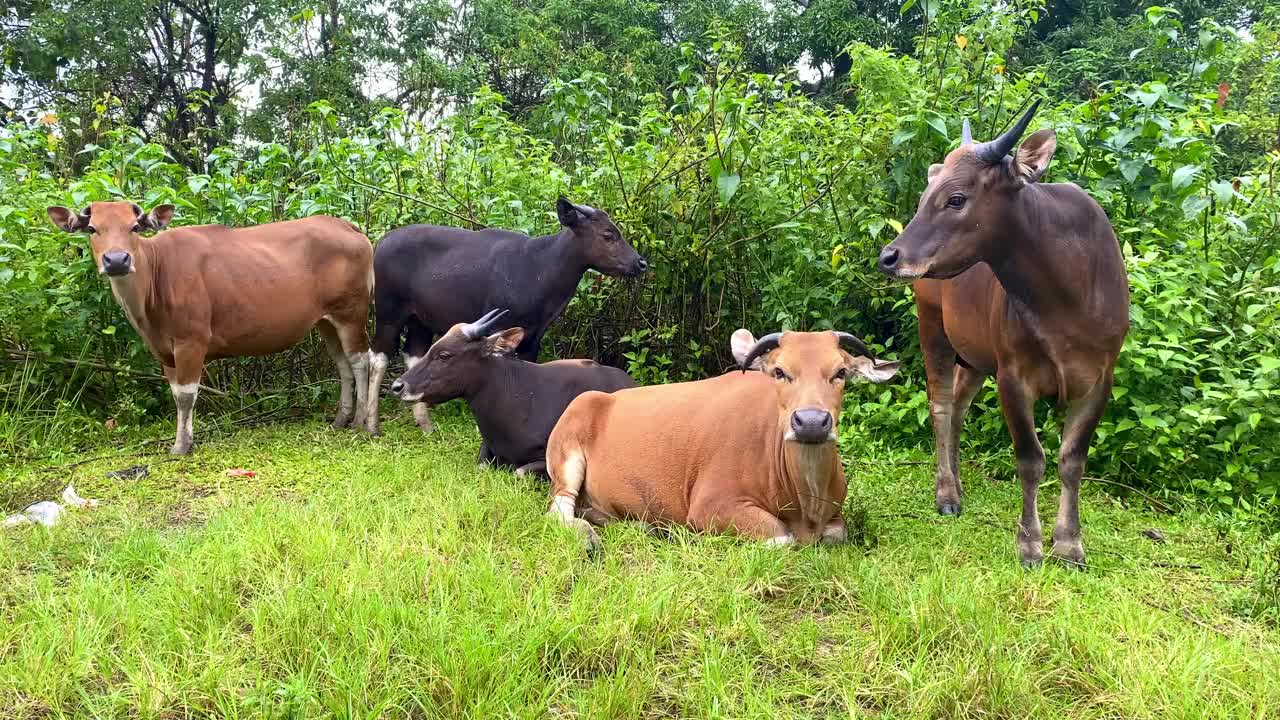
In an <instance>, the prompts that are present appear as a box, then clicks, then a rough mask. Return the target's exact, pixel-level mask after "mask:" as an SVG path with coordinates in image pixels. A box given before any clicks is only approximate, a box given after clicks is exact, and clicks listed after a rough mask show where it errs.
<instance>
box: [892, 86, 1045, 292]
mask: <svg viewBox="0 0 1280 720" xmlns="http://www.w3.org/2000/svg"><path fill="white" fill-rule="evenodd" d="M1038 106H1039V101H1036V103H1034V104H1033V105H1032V106H1031V108H1030V109H1029V110H1027V112H1026V114H1024V115H1023V116H1022V118H1021V119H1020V120H1019V121H1018V122H1017V123H1016V124H1015V125H1014V126H1013V127H1012V128H1010V129H1009V130H1008V132H1006V133H1005V134H1003V135H1001V136H1000V137H998V138H996V139H995V140H992V141H991V142H985V143H974V142H973V140H972V138H971V137H970V136H969V121H967V120H966V121H965V123H964V133H963V139H962V141H961V145H960V147H958V148H956V149H955V150H952V151H951V153H950V154H948V155H947V157H946V159H945V160H944V161H943V163H942V164H941V165H933V166H932V167H930V168H929V183H928V185H927V186H926V187H925V189H924V192H923V193H922V194H921V195H920V203H919V205H918V206H917V208H916V214H915V217H913V218H911V222H910V223H908V224H907V227H906V228H904V229H903V231H902V234H900V235H899V236H898V237H897V238H896V239H895V240H894V241H893V242H891V243H889V244H888V245H886V246H885V247H884V249H883V250H881V251H880V263H879V264H880V270H881V271H883V272H884V273H885V274H887V275H889V276H890V277H894V278H897V279H901V280H914V279H916V278H919V277H930V278H949V277H954V276H956V275H959V274H960V273H962V272H964V271H965V270H968V269H969V268H970V267H973V266H974V265H975V264H977V263H979V262H987V263H991V262H998V261H999V259H1000V258H1001V257H1002V256H1003V255H1004V253H1005V252H1007V246H1006V243H1010V242H1016V241H1017V238H1018V235H1019V233H1018V228H1019V227H1021V226H1022V222H1021V218H1020V217H1019V215H1018V213H1019V212H1022V210H1021V206H1020V204H1019V203H1018V202H1017V200H1018V194H1019V193H1020V192H1021V191H1022V190H1023V188H1025V187H1026V186H1027V185H1029V184H1031V183H1034V182H1036V181H1038V180H1039V179H1040V178H1041V177H1042V176H1043V175H1044V172H1045V170H1046V169H1047V168H1048V167H1049V160H1050V159H1051V158H1052V157H1053V151H1054V149H1055V148H1056V147H1057V139H1056V136H1055V135H1054V132H1053V130H1041V131H1040V132H1037V133H1035V134H1033V135H1032V136H1031V137H1029V138H1027V141H1026V142H1025V143H1023V144H1022V147H1020V148H1018V151H1017V153H1016V154H1015V155H1014V156H1012V157H1009V156H1008V154H1009V151H1010V150H1011V149H1013V146H1014V144H1015V143H1017V141H1018V139H1019V138H1020V137H1022V133H1023V131H1025V130H1026V128H1027V125H1028V124H1029V123H1030V122H1031V117H1032V115H1034V114H1035V111H1036V108H1037V107H1038Z"/></svg>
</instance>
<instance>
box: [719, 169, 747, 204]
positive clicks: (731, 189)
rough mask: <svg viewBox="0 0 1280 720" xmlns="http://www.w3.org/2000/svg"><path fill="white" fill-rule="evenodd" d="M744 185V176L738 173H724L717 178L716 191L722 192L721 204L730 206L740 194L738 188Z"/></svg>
mask: <svg viewBox="0 0 1280 720" xmlns="http://www.w3.org/2000/svg"><path fill="white" fill-rule="evenodd" d="M741 184H742V176H741V175H739V174H737V173H732V174H730V173H722V174H721V175H720V177H718V178H716V189H717V190H719V191H720V203H721V204H728V202H729V200H731V199H732V198H733V196H734V195H736V194H737V192H738V186H739V185H741Z"/></svg>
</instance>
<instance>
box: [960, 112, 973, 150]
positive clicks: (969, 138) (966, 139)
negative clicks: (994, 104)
mask: <svg viewBox="0 0 1280 720" xmlns="http://www.w3.org/2000/svg"><path fill="white" fill-rule="evenodd" d="M960 144H961V145H972V144H973V131H972V130H970V129H969V118H965V119H964V124H963V125H961V126H960Z"/></svg>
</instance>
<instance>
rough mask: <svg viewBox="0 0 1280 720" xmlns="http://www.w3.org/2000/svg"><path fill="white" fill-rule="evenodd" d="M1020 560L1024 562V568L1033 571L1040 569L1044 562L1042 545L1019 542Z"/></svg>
mask: <svg viewBox="0 0 1280 720" xmlns="http://www.w3.org/2000/svg"><path fill="white" fill-rule="evenodd" d="M1018 559H1019V560H1020V561H1021V562H1022V567H1024V568H1026V569H1028V570H1031V569H1034V568H1038V567H1040V565H1041V563H1043V562H1044V550H1043V549H1041V547H1040V543H1038V542H1037V543H1030V542H1022V541H1019V542H1018Z"/></svg>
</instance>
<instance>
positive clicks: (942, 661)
mask: <svg viewBox="0 0 1280 720" xmlns="http://www.w3.org/2000/svg"><path fill="white" fill-rule="evenodd" d="M443 415H444V416H443V417H442V418H440V422H439V430H438V431H437V433H436V434H435V435H434V436H432V437H431V438H430V439H426V440H424V439H423V438H422V436H421V435H420V433H418V431H417V429H416V428H414V427H412V426H411V425H410V423H409V422H408V421H407V418H406V416H405V413H404V412H403V411H402V409H397V412H396V414H395V416H394V417H395V420H394V421H390V422H388V423H387V435H386V436H385V437H383V438H379V439H370V438H368V437H366V436H364V435H361V434H355V433H350V432H335V431H331V430H329V429H328V428H327V427H326V426H325V425H323V424H322V423H321V422H320V421H319V420H318V419H316V420H300V421H296V422H289V423H280V424H275V425H268V426H263V427H258V428H253V429H246V430H241V431H239V432H234V433H227V434H224V435H223V436H221V437H219V438H215V437H211V435H212V434H211V433H208V432H207V427H208V426H207V424H202V420H201V419H198V420H197V433H198V434H197V441H198V442H199V441H200V440H201V439H203V440H204V443H203V444H201V445H198V446H197V449H196V454H195V455H194V456H193V457H191V458H189V459H182V460H178V461H172V462H170V461H167V460H168V459H167V458H166V457H165V456H163V455H159V454H157V455H152V456H148V457H143V458H137V457H118V456H117V457H106V458H102V459H98V460H94V461H92V462H88V463H85V464H82V465H78V466H76V467H73V468H66V469H59V470H54V471H41V470H38V469H35V468H30V467H9V468H4V469H3V472H4V475H3V477H5V478H7V482H9V483H11V487H18V486H24V487H29V486H31V485H32V484H35V483H44V484H45V485H47V487H48V488H50V489H51V490H60V489H61V487H62V486H64V485H65V484H66V483H67V482H68V481H74V482H75V484H76V487H77V489H78V490H79V491H80V492H81V494H82V495H84V496H86V497H95V498H99V499H100V500H101V501H102V505H101V506H100V507H98V508H95V509H84V510H77V511H75V512H74V513H72V514H71V516H70V517H69V518H68V520H67V522H65V523H64V524H62V525H60V526H58V527H56V528H54V529H52V530H45V529H43V528H24V529H19V530H11V531H8V532H3V533H0V717H3V718H6V719H9V718H37V717H129V718H177V717H228V718H234V717H275V718H287V717H341V718H348V717H359V718H375V717H433V718H434V717H440V718H489V717H552V718H561V717H595V718H623V717H655V718H656V717H663V718H667V717H672V718H674V717H722V718H755V717H761V718H764V717H770V718H773V717H778V718H814V717H821V718H827V717H831V718H835V717H877V718H908V717H920V718H932V717H982V718H988V717H1009V718H1024V717H1048V716H1054V717H1081V718H1092V717H1099V718H1101V717H1109V718H1121V717H1122V718H1156V717H1175V718H1205V717H1240V718H1245V717H1258V718H1261V717H1277V716H1280V631H1277V630H1276V629H1275V628H1269V627H1267V626H1265V625H1263V624H1260V623H1257V622H1254V621H1250V620H1248V619H1246V615H1245V614H1243V613H1241V612H1240V606H1241V604H1242V603H1245V602H1247V597H1248V593H1249V592H1250V589H1249V587H1250V586H1249V583H1250V581H1251V578H1250V575H1249V574H1248V573H1249V572H1250V571H1249V570H1248V569H1247V568H1244V567H1242V563H1241V562H1240V561H1238V560H1236V559H1233V557H1236V556H1238V555H1239V553H1235V554H1234V555H1233V556H1228V553H1227V551H1226V550H1225V549H1224V547H1223V543H1221V542H1219V540H1218V539H1217V538H1216V537H1215V535H1214V532H1213V531H1212V530H1211V529H1210V528H1209V527H1207V526H1206V525H1203V524H1200V523H1199V522H1198V521H1196V520H1194V519H1193V518H1191V517H1188V516H1169V515H1162V514H1155V513H1152V512H1151V511H1149V510H1146V509H1141V508H1138V509H1134V508H1130V507H1126V506H1125V505H1124V504H1123V503H1121V502H1120V501H1119V500H1117V499H1115V498H1113V497H1111V496H1109V495H1107V494H1106V493H1105V492H1103V491H1102V489H1101V488H1100V486H1097V485H1094V486H1089V489H1088V491H1087V493H1086V497H1085V499H1084V513H1085V531H1086V544H1087V547H1088V550H1089V552H1090V561H1091V566H1090V568H1089V569H1088V570H1087V571H1084V572H1079V571H1073V570H1069V569H1065V568H1062V567H1058V566H1053V565H1046V566H1045V567H1043V568H1041V569H1039V570H1033V571H1024V570H1023V569H1021V567H1020V566H1019V565H1018V563H1017V561H1016V559H1015V555H1014V548H1013V535H1012V528H1013V524H1014V521H1015V519H1016V515H1017V505H1016V502H1017V500H1016V498H1017V497H1018V493H1017V491H1016V489H1015V487H1014V486H1013V484H1011V483H1009V482H1000V481H993V480H990V479H987V478H985V477H983V475H982V474H981V473H980V472H978V471H976V470H973V471H970V472H969V474H968V484H967V487H968V496H967V505H966V512H965V514H964V515H963V516H962V517H961V518H959V519H950V518H940V517H938V516H936V515H935V514H934V512H933V499H932V498H933V494H932V493H933V490H932V472H931V468H930V467H929V465H928V463H927V462H921V461H923V460H927V457H926V456H924V455H922V454H919V453H904V454H896V455H891V456H886V455H884V454H878V455H876V456H851V457H847V458H846V460H847V461H848V462H849V464H850V469H851V471H850V476H851V486H852V497H851V501H850V507H849V509H848V514H849V516H850V517H851V518H852V520H853V522H854V523H855V524H856V525H857V526H858V527H859V528H861V536H860V538H859V543H858V544H856V545H851V546H845V547H840V548H802V549H788V550H778V549H768V548H764V547H761V546H758V545H754V544H749V543H744V542H739V541H736V540H733V539H728V538H712V537H697V536H692V535H688V534H684V533H676V534H675V535H674V536H670V537H656V536H653V535H650V534H647V533H646V532H644V531H643V530H642V529H640V528H638V527H635V526H632V525H627V524H615V525H612V526H610V527H608V528H607V529H605V530H604V532H603V540H604V543H605V551H604V552H603V553H602V554H601V556H600V557H598V558H594V559H593V558H588V557H585V556H584V555H583V554H582V553H581V552H580V551H579V549H578V545H577V544H576V542H574V537H573V535H572V534H571V533H570V532H569V531H567V530H564V529H562V528H559V527H556V526H553V525H552V524H550V523H548V522H546V521H545V520H544V518H543V511H544V510H545V507H546V488H545V486H543V485H541V484H539V483H537V482H534V481H531V480H521V479H517V478H516V477H515V476H514V475H512V474H509V473H505V472H497V471H478V470H477V469H476V467H475V465H474V457H475V450H476V447H477V443H478V437H477V435H476V433H475V430H474V427H473V425H472V424H471V422H470V419H469V417H468V416H467V415H465V414H464V413H463V412H459V411H457V410H456V409H451V410H450V411H449V412H446V413H443ZM163 432H164V431H163V430H162V429H159V428H157V429H156V430H155V435H156V436H157V437H159V436H160V435H162V434H163ZM152 447H157V448H159V447H165V446H160V445H157V446H152ZM111 452H113V450H112V449H111V448H106V447H104V448H99V449H98V451H97V452H89V453H86V455H85V456H84V459H88V458H91V457H94V456H95V455H101V454H109V453H111ZM138 462H141V463H146V464H148V465H149V466H150V474H149V475H148V476H146V477H143V478H140V479H136V480H108V479H106V478H105V477H104V473H105V472H107V471H109V470H114V469H118V468H121V467H124V466H127V465H130V464H133V463H138ZM1001 462H1003V463H1005V464H1007V463H1008V462H1009V461H1008V460H1007V459H1001ZM234 467H242V468H248V469H252V470H255V471H256V472H257V473H258V475H257V477H255V478H230V477H227V476H226V470H227V469H228V468H234ZM1054 500H1056V492H1055V491H1054V489H1053V488H1052V487H1050V488H1047V489H1046V492H1045V497H1043V499H1042V506H1041V507H1042V514H1043V515H1044V516H1045V517H1049V518H1050V522H1051V510H1050V508H1051V507H1052V506H1051V503H1052V502H1053V501H1054ZM3 509H4V510H12V509H13V508H3ZM1148 528H1157V529H1159V530H1160V531H1161V532H1162V533H1163V534H1164V536H1165V538H1166V539H1167V543H1166V544H1159V543H1157V542H1155V541H1153V540H1151V539H1148V538H1147V537H1145V536H1144V535H1143V531H1144V530H1146V529H1148Z"/></svg>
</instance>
